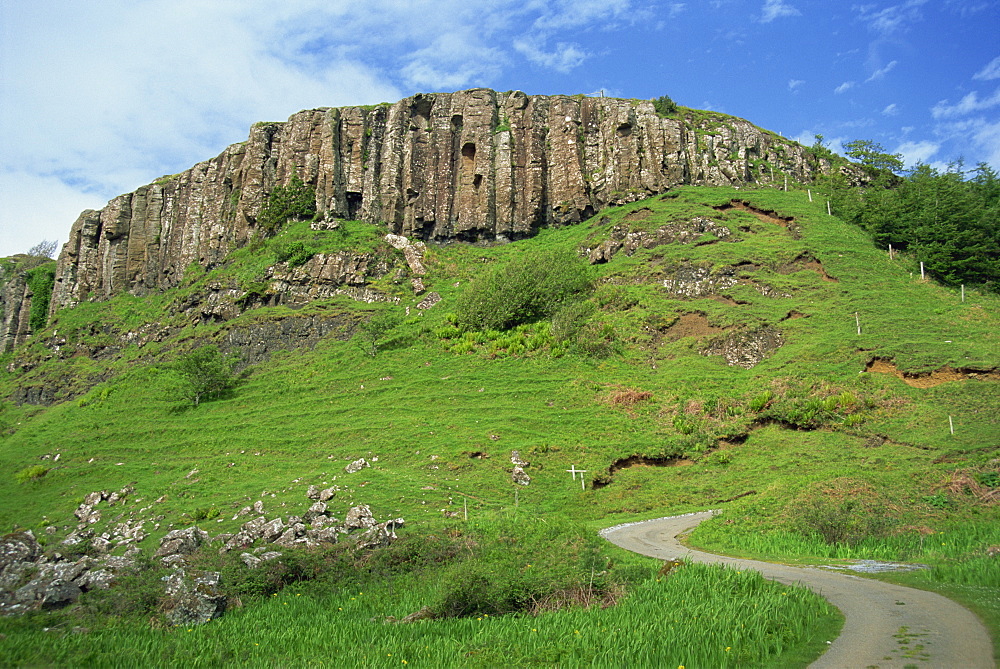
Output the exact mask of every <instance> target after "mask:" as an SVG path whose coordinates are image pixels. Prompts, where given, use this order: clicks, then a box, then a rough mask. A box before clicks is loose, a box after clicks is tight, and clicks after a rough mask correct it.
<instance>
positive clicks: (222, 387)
mask: <svg viewBox="0 0 1000 669" xmlns="http://www.w3.org/2000/svg"><path fill="white" fill-rule="evenodd" d="M237 362H238V359H237V358H236V357H235V356H226V355H223V354H222V353H220V352H219V349H218V348H216V347H215V346H212V345H208V346H202V347H200V348H196V349H194V350H193V351H190V352H189V353H183V354H181V356H180V357H178V358H177V360H176V361H175V362H174V364H173V370H174V372H176V373H177V375H178V376H179V377H180V385H179V387H178V389H177V390H178V394H179V395H180V397H181V398H182V399H185V400H188V401H190V402H191V403H192V404H193V405H194V406H198V404H199V403H200V402H201V401H202V400H203V399H210V398H212V397H217V396H218V395H220V394H222V393H223V392H225V391H227V390H230V389H231V388H233V387H235V385H236V376H235V373H234V368H235V367H236V363H237Z"/></svg>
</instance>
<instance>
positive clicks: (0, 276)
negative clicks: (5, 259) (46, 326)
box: [0, 267, 31, 354]
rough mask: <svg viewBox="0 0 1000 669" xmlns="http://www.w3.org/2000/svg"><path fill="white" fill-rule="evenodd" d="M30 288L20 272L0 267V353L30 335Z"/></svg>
mask: <svg viewBox="0 0 1000 669" xmlns="http://www.w3.org/2000/svg"><path fill="white" fill-rule="evenodd" d="M30 320H31V289H30V288H28V285H27V284H26V283H25V281H24V277H23V276H21V273H20V272H17V271H13V270H12V269H7V270H6V271H5V270H4V268H3V267H0V354H2V353H9V352H10V351H12V350H14V347H15V346H17V345H19V344H22V343H24V342H25V341H26V340H27V339H28V337H30V336H31V325H30Z"/></svg>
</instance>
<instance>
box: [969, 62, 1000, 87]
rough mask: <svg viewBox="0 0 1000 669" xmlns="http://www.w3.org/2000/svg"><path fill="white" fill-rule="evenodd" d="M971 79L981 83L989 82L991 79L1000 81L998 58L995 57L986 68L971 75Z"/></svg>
mask: <svg viewBox="0 0 1000 669" xmlns="http://www.w3.org/2000/svg"><path fill="white" fill-rule="evenodd" d="M972 78H973V79H979V80H981V81H990V80H992V79H1000V56H997V57H996V58H994V59H993V60H991V61H990V62H989V63H987V64H986V67H984V68H983V69H981V70H979V72H976V73H975V74H974V75H972Z"/></svg>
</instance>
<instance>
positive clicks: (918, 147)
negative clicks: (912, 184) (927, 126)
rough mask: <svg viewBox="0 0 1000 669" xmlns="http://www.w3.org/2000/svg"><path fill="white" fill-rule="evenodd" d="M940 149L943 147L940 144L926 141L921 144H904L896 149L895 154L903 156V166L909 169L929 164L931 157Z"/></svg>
mask: <svg viewBox="0 0 1000 669" xmlns="http://www.w3.org/2000/svg"><path fill="white" fill-rule="evenodd" d="M940 149H941V145H940V144H939V143H937V142H931V141H927V140H924V141H920V142H904V143H902V144H900V145H899V146H898V147H896V150H895V151H894V152H893V153H898V154H900V155H902V156H903V164H904V165H906V166H907V167H913V166H914V165H916V164H917V163H928V162H929V159H930V158H931V156H933V155H934V154H935V153H937V152H938V151H939V150H940Z"/></svg>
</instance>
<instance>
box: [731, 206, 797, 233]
mask: <svg viewBox="0 0 1000 669" xmlns="http://www.w3.org/2000/svg"><path fill="white" fill-rule="evenodd" d="M713 209H715V210H716V211H731V210H733V209H737V210H739V211H745V212H747V213H749V214H753V215H754V216H756V217H757V219H758V220H760V221H763V222H764V223H771V224H773V225H780V226H781V227H783V228H785V229H787V230H788V231H789V232H792V233H796V232H797V230H796V228H795V217H794V216H782V215H780V214H779V213H778V212H776V211H771V210H767V209H758V208H757V207H754V206H753V205H751V204H750V203H749V202H746V201H743V200H733V201H731V202H730V203H729V204H721V205H719V206H718V207H713Z"/></svg>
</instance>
